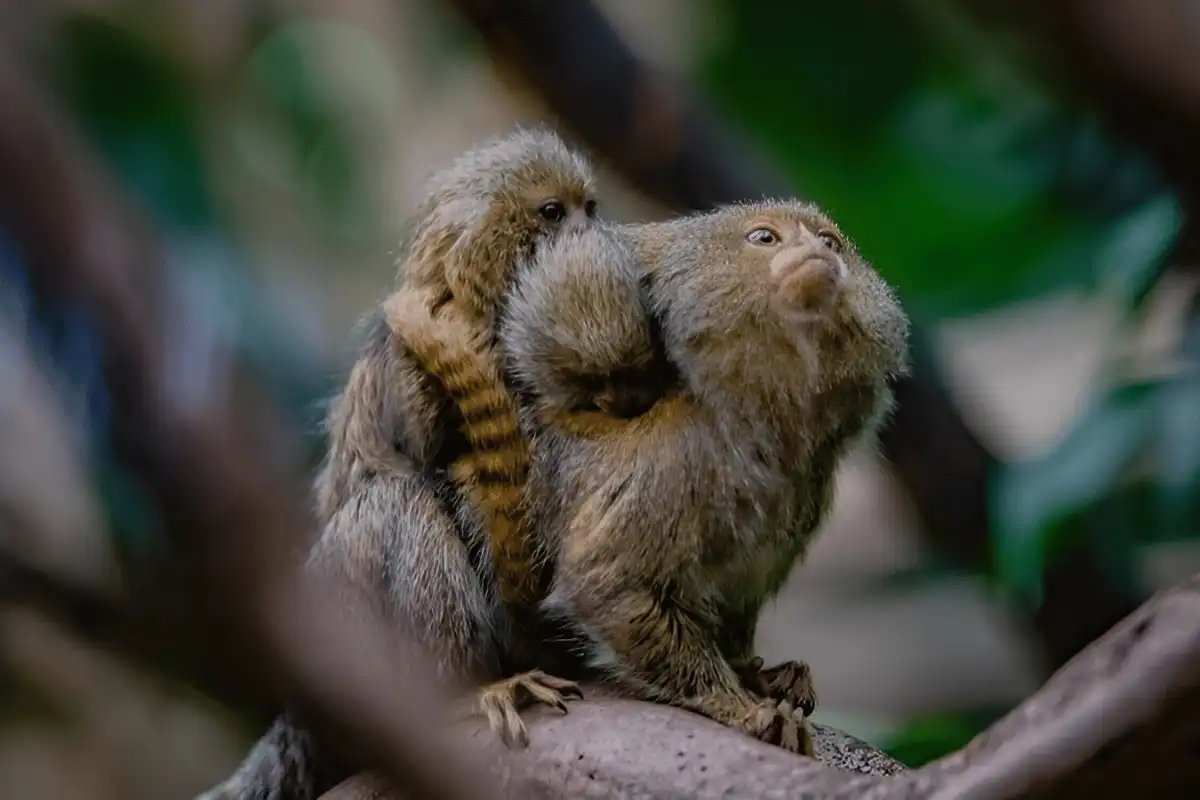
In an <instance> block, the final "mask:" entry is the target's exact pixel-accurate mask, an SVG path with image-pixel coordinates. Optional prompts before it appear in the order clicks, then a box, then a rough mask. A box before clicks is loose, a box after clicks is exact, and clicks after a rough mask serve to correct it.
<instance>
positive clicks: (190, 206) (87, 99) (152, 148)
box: [55, 13, 213, 228]
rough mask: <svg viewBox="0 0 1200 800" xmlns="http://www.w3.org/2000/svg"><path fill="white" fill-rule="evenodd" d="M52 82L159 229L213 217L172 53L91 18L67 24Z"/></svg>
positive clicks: (190, 100) (192, 117) (188, 100)
mask: <svg viewBox="0 0 1200 800" xmlns="http://www.w3.org/2000/svg"><path fill="white" fill-rule="evenodd" d="M55 46H56V48H57V50H56V52H55V56H56V59H55V68H56V69H55V79H56V82H57V84H58V88H59V89H60V91H61V92H62V94H63V96H64V97H65V98H66V100H67V103H68V105H69V106H70V108H71V109H72V111H73V112H74V113H75V114H76V115H78V117H79V118H80V120H81V122H82V124H83V127H84V129H85V130H86V131H87V133H88V135H89V136H90V137H91V138H92V140H93V141H94V142H95V143H96V145H97V146H98V148H99V150H100V152H101V153H102V154H103V155H104V157H105V158H106V159H107V160H108V162H109V163H110V164H111V165H112V166H113V168H114V169H115V170H116V171H117V172H118V173H119V174H120V175H121V177H122V178H123V179H124V181H125V182H126V184H127V185H128V186H129V188H130V189H131V190H132V191H133V192H134V193H135V194H136V195H137V196H138V199H139V200H141V201H142V203H143V205H144V207H146V208H147V209H149V210H150V212H151V213H152V214H153V215H154V216H155V217H156V218H157V220H158V221H159V222H161V223H164V224H166V225H171V226H182V227H193V228H195V227H203V226H205V225H207V224H209V223H210V222H211V220H212V217H213V206H212V202H211V197H210V196H209V193H208V187H207V181H206V177H205V173H204V163H203V152H202V148H201V144H200V136H199V108H198V104H197V98H196V95H195V91H194V87H193V86H192V85H191V84H190V83H189V81H188V79H187V76H186V75H185V73H184V72H183V70H182V69H181V68H180V66H179V65H178V64H177V63H176V62H175V61H174V60H173V59H172V58H171V57H170V54H169V53H166V52H164V51H163V50H161V49H160V48H158V47H156V46H154V45H153V44H152V43H150V42H147V41H145V40H143V39H141V38H139V37H137V36H136V35H135V34H133V33H132V32H130V31H128V30H126V29H124V28H122V27H120V26H118V25H116V24H114V23H112V22H110V21H108V20H105V19H103V18H102V17H99V16H94V15H91V14H88V13H80V14H75V15H70V16H68V17H67V18H66V21H65V22H64V24H63V26H62V28H61V36H59V37H58V38H57V39H56V41H55Z"/></svg>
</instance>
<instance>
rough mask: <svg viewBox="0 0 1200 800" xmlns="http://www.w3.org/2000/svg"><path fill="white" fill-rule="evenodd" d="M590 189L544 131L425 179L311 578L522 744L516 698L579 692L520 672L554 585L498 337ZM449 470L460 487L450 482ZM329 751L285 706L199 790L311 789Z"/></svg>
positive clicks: (359, 365) (321, 490)
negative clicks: (540, 250)
mask: <svg viewBox="0 0 1200 800" xmlns="http://www.w3.org/2000/svg"><path fill="white" fill-rule="evenodd" d="M593 195H594V179H593V177H592V173H591V168H590V166H589V165H588V163H587V162H586V160H585V159H583V158H582V157H581V156H580V155H579V154H577V153H575V152H573V151H571V150H570V149H569V148H567V147H566V146H565V144H564V143H563V142H562V140H561V139H559V137H557V136H556V135H555V134H553V133H551V132H548V131H537V130H535V131H517V132H516V133H514V134H511V135H509V136H506V137H502V138H498V139H494V140H491V141H489V142H486V143H484V144H483V145H481V146H479V147H477V148H475V149H473V150H471V151H469V152H467V153H465V154H464V155H462V156H460V157H459V158H457V159H455V161H454V162H452V163H451V164H450V165H448V166H447V167H445V168H443V169H441V170H439V171H438V172H436V173H435V174H434V175H433V176H432V177H431V178H430V179H429V181H428V182H427V184H426V188H425V194H424V200H423V201H422V203H421V204H420V206H419V207H418V210H417V213H416V215H415V224H414V225H413V228H412V231H411V234H410V237H409V241H408V242H407V245H406V246H405V247H404V256H403V257H402V259H401V264H400V270H401V274H400V276H399V285H398V287H397V289H396V291H395V292H394V293H393V294H392V296H391V297H389V298H388V299H387V300H386V301H385V302H384V303H383V306H382V309H381V311H380V313H378V314H377V315H375V317H374V318H373V319H372V320H371V326H370V331H369V340H368V342H367V343H366V346H365V347H364V349H363V351H362V352H361V353H360V356H359V358H358V360H357V362H356V363H355V365H354V367H353V369H352V370H351V372H350V375H349V378H348V380H347V383H346V386H345V388H344V390H343V392H342V393H341V395H340V396H339V397H338V398H336V399H335V401H334V403H333V404H332V407H331V411H330V414H329V418H328V428H329V451H328V454H327V457H326V460H325V463H324V465H323V467H322V469H321V471H320V473H319V475H318V477H317V480H316V511H317V518H318V522H319V524H320V525H321V527H322V529H323V533H322V536H321V538H320V541H319V542H318V543H317V545H316V546H315V548H314V552H313V553H312V554H311V556H310V559H309V566H310V569H311V570H312V572H313V573H314V574H315V575H316V576H317V577H318V578H320V579H323V580H326V581H329V582H331V583H332V584H334V585H335V586H337V587H339V588H340V589H342V590H343V595H344V597H343V599H344V600H345V601H346V603H347V605H348V606H349V607H351V608H359V609H362V610H363V612H364V613H377V614H381V615H383V616H384V617H385V618H387V619H389V620H390V621H392V622H393V623H394V624H396V625H397V626H398V627H399V628H400V629H402V630H404V631H406V632H407V633H409V634H410V635H411V636H413V637H414V638H415V639H416V640H417V641H418V642H420V643H421V644H423V645H425V646H426V647H427V648H428V649H429V650H430V652H431V654H432V656H433V658H434V660H435V662H436V664H437V666H438V668H439V671H440V672H441V673H442V674H443V675H444V676H445V677H447V678H450V679H455V680H460V681H465V682H467V683H468V684H474V685H479V684H481V683H486V682H487V681H489V680H490V681H492V682H491V683H487V685H485V686H484V687H483V688H482V689H481V690H479V692H478V694H477V700H476V703H477V708H478V710H479V711H481V712H482V713H483V714H485V715H486V716H487V718H488V721H489V725H490V726H491V727H492V729H493V730H494V731H496V732H498V733H499V734H500V735H501V736H502V738H503V739H504V740H505V741H506V742H508V743H517V742H521V741H524V737H525V727H524V724H523V723H522V721H521V719H520V716H519V714H518V706H520V705H524V704H526V703H528V702H531V701H538V702H544V703H547V704H551V705H555V706H557V707H559V708H565V707H564V704H563V701H564V699H565V698H569V697H572V696H575V697H577V696H579V695H580V692H579V689H578V687H577V686H576V685H575V684H574V683H573V682H571V681H567V680H563V679H561V678H556V677H554V676H551V675H547V674H546V673H544V672H542V671H540V670H527V671H525V672H518V670H517V669H516V667H518V666H520V665H522V664H525V665H529V664H530V663H531V662H530V661H529V659H528V658H525V659H522V657H521V656H520V655H519V651H521V650H522V647H521V646H519V645H518V644H517V643H516V642H515V641H514V637H515V636H516V634H517V631H516V630H515V627H516V626H515V625H514V623H513V620H512V619H511V616H510V613H509V612H511V611H514V610H518V609H519V608H520V607H522V605H524V606H528V607H533V606H535V605H536V602H537V600H538V599H540V595H544V592H545V589H546V581H545V579H544V577H541V576H543V575H544V574H545V573H544V570H543V569H542V565H541V564H540V563H539V554H538V553H537V552H536V549H535V546H534V545H535V544H536V543H535V542H534V541H533V540H532V539H531V538H528V537H527V535H526V533H525V529H524V525H523V520H522V517H521V512H522V511H523V509H522V505H523V490H524V483H525V479H526V476H527V474H528V469H529V457H530V454H529V448H528V441H527V440H526V438H525V436H524V434H523V432H522V431H521V429H520V426H519V421H518V410H517V406H516V404H515V402H514V401H513V399H512V398H511V397H510V396H509V395H508V393H507V391H506V389H505V386H504V383H503V376H502V374H501V370H500V368H499V364H498V361H497V357H496V356H495V354H494V352H493V348H492V339H493V336H494V327H495V320H496V315H497V313H498V309H499V305H500V303H501V302H502V299H503V296H504V294H505V291H506V289H507V288H509V286H510V285H511V282H512V279H513V274H514V270H515V269H516V266H517V262H518V260H520V259H523V258H528V257H529V256H531V255H532V253H533V252H534V250H535V249H536V246H537V245H538V244H539V243H540V242H542V241H544V240H546V239H548V238H552V237H554V236H557V235H559V234H560V233H561V232H567V231H573V230H578V229H580V228H584V227H587V226H588V225H590V224H591V222H592V220H593V218H594V217H595V213H596V204H595V199H594V196H593ZM448 407H453V409H454V413H451V414H449V416H448V415H447V413H446V411H447V408H448ZM447 420H453V421H455V422H456V423H457V425H458V426H459V427H461V432H462V433H463V434H464V437H465V439H466V440H467V448H465V449H464V447H463V446H462V444H461V442H460V441H459V440H457V439H456V438H455V437H454V435H453V434H454V432H455V431H454V430H453V428H454V425H453V424H450V423H448V421H447ZM443 471H446V472H449V474H450V475H451V476H452V477H453V478H454V483H455V484H456V485H455V486H451V485H448V484H447V483H446V481H444V480H442V479H439V478H438V477H437V476H438V474H440V473H442V472H443ZM456 489H457V491H456ZM436 551H445V552H444V553H441V554H440V555H437V556H435V555H434V553H435V552H436ZM410 555H415V556H416V558H411V557H409V556H410ZM431 572H437V573H438V575H437V577H436V578H433V579H432V583H433V584H439V585H440V584H441V583H447V584H449V585H452V586H454V587H455V591H454V592H453V593H452V594H453V596H450V597H446V598H442V599H437V600H435V602H434V604H433V606H430V605H429V604H428V603H425V602H424V600H423V599H421V597H420V596H421V595H422V594H423V593H424V591H425V589H424V587H425V585H426V584H427V583H430V582H431V579H430V573H431ZM501 600H504V601H507V607H502V603H501V602H500V601H501ZM514 606H515V608H514ZM525 649H527V648H525ZM514 672H515V673H517V674H513V673H514ZM322 750H323V748H321V747H320V746H319V745H317V743H316V742H315V741H314V740H313V739H312V737H311V735H310V734H309V732H308V731H306V730H305V729H304V727H303V726H302V725H301V724H300V723H299V722H298V721H296V720H294V719H292V718H291V717H290V716H289V715H284V716H283V717H281V718H280V719H278V720H277V721H276V722H275V724H274V725H273V726H272V728H271V729H270V730H269V731H268V732H267V734H266V735H264V736H263V737H262V739H260V741H259V742H258V744H257V745H256V746H255V748H254V749H253V750H252V751H251V753H250V754H249V756H248V757H247V758H246V759H245V760H244V762H243V764H242V766H241V767H240V768H239V770H238V771H237V772H236V773H235V774H234V775H233V776H232V777H231V778H230V779H229V780H228V781H226V782H225V783H223V784H222V785H221V786H219V787H216V788H215V789H213V790H212V791H211V792H209V793H208V794H206V795H204V797H207V798H217V797H229V798H232V797H256V798H257V797H308V796H315V793H318V792H320V791H322V790H323V789H324V788H328V785H329V782H330V781H331V780H333V779H334V777H335V776H336V775H339V774H340V773H341V771H342V766H340V765H335V764H333V763H332V762H331V761H330V760H329V759H327V758H325V757H324V755H323V753H322Z"/></svg>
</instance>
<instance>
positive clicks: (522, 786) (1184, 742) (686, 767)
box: [325, 576, 1200, 800]
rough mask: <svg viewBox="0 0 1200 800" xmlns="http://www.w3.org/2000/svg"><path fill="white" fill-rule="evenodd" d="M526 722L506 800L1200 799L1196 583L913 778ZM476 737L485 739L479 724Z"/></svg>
mask: <svg viewBox="0 0 1200 800" xmlns="http://www.w3.org/2000/svg"><path fill="white" fill-rule="evenodd" d="M529 719H530V723H531V724H530V738H531V740H532V741H531V744H530V747H529V749H528V750H527V751H525V752H522V753H517V754H512V755H510V754H507V753H505V752H504V751H503V750H502V748H501V747H500V746H499V745H491V746H485V747H484V748H483V749H484V750H485V751H486V752H487V753H488V756H489V758H490V771H491V773H492V775H493V776H494V778H495V779H496V780H497V781H498V782H499V783H500V785H501V790H502V793H503V794H504V795H505V796H509V797H521V798H526V797H527V798H574V797H611V798H685V797H686V798H697V799H698V800H706V799H707V798H718V797H722V798H728V797H746V798H759V797H762V798H769V797H788V798H868V799H869V800H901V798H934V797H936V798H939V800H940V799H941V798H945V799H946V800H949V798H955V799H956V800H957V798H975V799H977V800H1002V799H1003V800H1009V799H1010V798H1054V800H1073V798H1079V799H1080V800H1084V798H1095V797H1128V798H1138V799H1139V800H1142V799H1143V798H1179V797H1195V796H1200V794H1198V790H1200V757H1197V753H1200V576H1196V577H1194V578H1192V579H1191V580H1190V581H1187V582H1186V583H1184V584H1182V585H1180V586H1177V587H1175V588H1174V589H1170V590H1168V591H1165V592H1162V593H1160V594H1159V595H1156V596H1155V597H1154V598H1152V599H1151V600H1150V601H1148V602H1147V603H1146V604H1145V605H1143V606H1142V607H1141V608H1139V609H1138V610H1137V611H1135V612H1134V613H1133V614H1131V615H1130V616H1129V617H1127V618H1126V619H1125V620H1123V621H1122V622H1121V623H1120V624H1118V625H1117V626H1116V627H1114V628H1113V629H1112V630H1110V631H1109V632H1108V633H1107V634H1106V635H1105V636H1103V637H1102V638H1101V639H1099V640H1098V641H1096V642H1095V643H1093V644H1092V645H1091V646H1089V647H1088V648H1087V649H1085V650H1084V651H1083V652H1081V653H1080V654H1079V655H1078V656H1076V657H1075V658H1074V659H1073V660H1071V661H1070V662H1069V663H1068V664H1067V665H1066V666H1064V667H1063V668H1062V669H1061V670H1059V671H1058V672H1057V673H1055V674H1054V676H1053V677H1051V679H1050V680H1049V681H1048V682H1047V683H1046V684H1045V685H1044V686H1043V687H1042V688H1041V689H1040V690H1039V691H1037V692H1035V693H1034V694H1033V695H1032V696H1031V697H1029V698H1028V699H1027V700H1026V701H1025V702H1023V703H1022V704H1021V705H1020V706H1018V707H1017V708H1016V709H1015V710H1014V711H1012V712H1011V713H1010V714H1008V715H1007V716H1006V717H1005V718H1004V719H1002V720H1000V721H999V722H997V723H996V724H995V725H993V726H992V727H991V728H989V729H988V730H987V731H985V732H984V733H982V734H980V735H979V736H978V737H977V738H976V739H975V740H974V741H972V742H971V743H970V744H969V745H967V746H966V747H965V748H963V749H962V750H961V751H959V752H957V753H955V754H953V755H951V756H948V757H946V758H943V759H941V760H939V761H936V762H933V763H931V764H928V765H926V766H924V767H922V768H920V769H915V770H902V769H900V768H899V767H898V765H897V764H896V763H895V762H894V761H893V760H891V759H889V758H887V756H884V755H883V754H881V753H878V752H877V751H874V750H872V749H870V748H869V747H868V746H866V745H864V744H862V743H861V742H858V741H857V740H854V739H852V738H850V737H846V736H845V735H844V734H839V733H837V732H836V731H831V730H829V729H825V728H821V729H819V730H818V731H817V746H818V748H819V749H818V756H819V758H820V762H821V763H818V762H815V761H813V760H811V759H805V758H800V757H798V756H793V755H790V754H788V753H786V752H784V751H783V750H780V749H778V748H774V747H770V746H767V745H764V744H761V743H759V742H756V741H752V740H750V739H749V738H747V737H745V736H743V735H741V734H739V733H736V732H735V731H732V730H729V729H726V728H722V727H721V726H719V725H716V724H715V723H712V722H710V721H708V720H706V719H703V718H700V717H698V716H696V715H693V714H689V713H687V712H684V711H678V710H675V709H670V708H665V707H661V706H654V705H650V704H646V703H637V702H633V701H629V700H618V699H610V698H603V699H595V698H592V699H587V700H584V701H582V702H579V703H574V704H572V706H571V712H570V713H569V714H567V715H565V716H560V715H556V714H553V713H548V712H540V711H533V712H530V715H529ZM473 733H474V736H475V737H476V738H478V739H480V740H482V741H483V742H484V743H485V744H486V743H487V742H488V741H489V740H488V738H487V736H486V735H485V734H484V733H483V732H482V731H481V730H480V729H479V727H478V726H477V727H476V728H475V729H474V732H473ZM847 770H854V771H855V772H851V771H847ZM856 772H857V773H859V774H856ZM862 773H866V774H862ZM391 797H398V795H395V794H393V793H390V792H388V790H387V789H386V787H385V786H384V785H383V784H382V783H381V782H379V781H378V780H376V779H374V778H372V777H370V776H359V777H356V778H354V779H352V780H351V781H348V782H346V783H344V784H342V785H341V786H339V787H337V788H335V789H334V790H333V791H331V792H329V793H327V794H326V795H325V798H326V800H367V798H373V799H374V800H386V798H391Z"/></svg>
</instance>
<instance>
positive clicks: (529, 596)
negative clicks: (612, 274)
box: [385, 289, 549, 608]
mask: <svg viewBox="0 0 1200 800" xmlns="http://www.w3.org/2000/svg"><path fill="white" fill-rule="evenodd" d="M385 313H386V315H387V319H388V324H389V325H390V326H391V328H392V330H393V331H394V332H395V333H396V334H397V335H398V336H400V337H401V338H402V339H403V340H404V342H405V344H406V345H407V346H408V348H409V350H410V351H411V352H412V353H413V355H414V356H415V357H416V358H417V360H418V361H419V362H421V364H422V366H423V367H424V368H425V369H426V370H427V371H428V372H429V373H430V374H431V375H433V376H434V377H435V378H436V379H437V380H438V381H440V382H441V383H442V385H443V386H444V387H445V389H446V392H447V394H448V395H449V396H450V398H451V400H452V401H453V402H454V404H455V405H456V406H457V408H458V410H459V413H460V414H461V416H462V420H463V422H462V432H463V434H464V436H465V437H466V439H467V442H468V443H469V444H470V445H471V451H470V452H469V453H467V454H465V455H463V456H462V457H460V458H459V459H457V460H456V461H455V462H454V464H453V465H452V466H451V475H452V477H453V479H454V481H455V483H456V484H458V485H459V486H460V487H462V489H463V490H464V491H465V493H466V495H467V498H468V499H469V500H470V502H471V503H472V504H474V506H475V508H477V509H478V510H479V511H480V513H481V515H482V517H483V523H484V526H485V530H486V532H487V536H488V541H489V542H490V543H491V549H492V562H493V568H494V571H495V577H496V584H497V586H498V587H499V590H500V596H501V599H502V600H504V601H505V602H506V603H511V604H515V605H517V606H518V607H521V608H534V607H536V605H537V603H539V602H540V601H541V600H542V599H544V597H545V593H546V592H547V591H548V588H549V587H548V580H547V579H548V575H546V570H544V569H542V564H541V563H540V558H539V555H538V550H537V547H536V543H535V542H534V539H533V536H532V534H531V532H530V530H529V527H528V514H527V506H526V503H525V487H526V484H527V481H528V478H529V471H530V464H531V461H532V451H531V448H530V443H529V440H528V439H527V438H526V437H525V434H524V432H523V431H522V430H521V424H520V417H519V414H518V408H517V403H516V400H515V399H514V398H513V397H512V395H510V394H509V392H508V389H507V387H506V386H505V384H504V377H503V375H502V374H501V371H500V366H499V363H498V362H499V359H498V357H497V354H496V352H495V350H494V349H493V347H492V345H491V343H490V332H489V331H487V330H482V329H480V326H476V325H472V324H471V321H470V320H469V319H468V318H467V317H466V316H465V315H464V314H463V313H462V312H461V311H460V310H459V309H458V308H457V307H456V306H454V305H453V304H447V305H445V306H442V308H441V309H439V310H438V312H437V314H436V316H435V314H434V312H433V311H432V303H431V302H430V301H429V299H428V297H426V296H425V295H424V294H423V293H422V292H419V291H417V290H408V289H402V290H400V291H399V292H396V293H395V294H393V295H392V297H391V298H389V299H388V301H387V302H386V303H385Z"/></svg>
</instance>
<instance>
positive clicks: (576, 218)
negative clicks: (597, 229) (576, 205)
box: [562, 209, 592, 234]
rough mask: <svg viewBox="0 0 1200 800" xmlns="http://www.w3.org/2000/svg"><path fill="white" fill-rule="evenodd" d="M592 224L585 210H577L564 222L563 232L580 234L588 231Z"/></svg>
mask: <svg viewBox="0 0 1200 800" xmlns="http://www.w3.org/2000/svg"><path fill="white" fill-rule="evenodd" d="M591 222H592V220H591V218H590V217H588V215H587V214H586V213H585V212H584V210H583V209H577V210H575V211H572V212H571V213H570V214H568V215H567V218H566V219H565V220H563V224H562V231H563V233H568V234H575V233H579V232H580V231H583V230H587V227H588V225H590V224H591Z"/></svg>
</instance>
